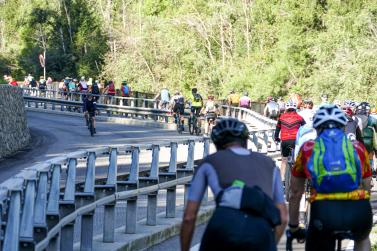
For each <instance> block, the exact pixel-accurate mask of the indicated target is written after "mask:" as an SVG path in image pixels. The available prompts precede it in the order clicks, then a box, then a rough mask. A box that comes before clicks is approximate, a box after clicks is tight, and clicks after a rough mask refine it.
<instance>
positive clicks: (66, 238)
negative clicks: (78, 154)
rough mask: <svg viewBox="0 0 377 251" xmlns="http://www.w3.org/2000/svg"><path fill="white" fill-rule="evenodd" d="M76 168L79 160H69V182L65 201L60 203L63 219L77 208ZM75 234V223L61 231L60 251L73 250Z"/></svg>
mask: <svg viewBox="0 0 377 251" xmlns="http://www.w3.org/2000/svg"><path fill="white" fill-rule="evenodd" d="M76 166H77V159H76V158H69V159H68V165H67V168H68V170H67V172H68V173H67V180H66V183H65V190H64V195H63V200H61V201H60V202H59V214H60V217H61V218H64V217H65V216H67V215H69V214H70V213H72V212H74V211H75V209H76V207H75V188H76V184H75V181H76ZM73 232H74V221H73V222H70V223H68V224H67V225H65V226H64V227H62V230H61V237H60V250H64V251H65V250H67V251H70V250H73V240H74V239H73Z"/></svg>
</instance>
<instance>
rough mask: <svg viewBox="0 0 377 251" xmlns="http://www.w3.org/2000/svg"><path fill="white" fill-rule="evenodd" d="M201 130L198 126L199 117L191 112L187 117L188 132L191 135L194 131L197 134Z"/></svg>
mask: <svg viewBox="0 0 377 251" xmlns="http://www.w3.org/2000/svg"><path fill="white" fill-rule="evenodd" d="M201 131H202V129H201V128H200V123H199V118H198V117H197V116H196V114H194V113H193V114H192V115H191V116H190V118H189V132H190V134H191V135H193V134H194V133H195V134H196V135H199V134H200V133H201Z"/></svg>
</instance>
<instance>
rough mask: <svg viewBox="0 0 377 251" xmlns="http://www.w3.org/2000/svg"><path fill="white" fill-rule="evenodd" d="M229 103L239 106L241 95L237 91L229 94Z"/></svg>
mask: <svg viewBox="0 0 377 251" xmlns="http://www.w3.org/2000/svg"><path fill="white" fill-rule="evenodd" d="M228 103H229V105H231V106H238V104H239V103H240V96H239V95H238V94H236V93H232V94H230V95H229V96H228Z"/></svg>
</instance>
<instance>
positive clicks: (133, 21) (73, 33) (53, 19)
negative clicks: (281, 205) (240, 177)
mask: <svg viewBox="0 0 377 251" xmlns="http://www.w3.org/2000/svg"><path fill="white" fill-rule="evenodd" d="M43 48H45V49H46V51H47V71H48V72H49V75H53V76H54V77H56V78H62V77H64V76H66V75H75V74H77V75H85V76H95V77H102V78H104V79H109V78H112V79H115V80H116V81H117V82H118V83H119V81H120V80H122V79H127V80H128V81H129V82H130V83H131V85H132V86H133V88H134V89H136V90H140V91H157V90H158V89H159V88H160V87H162V86H168V87H169V88H171V89H177V88H179V89H181V90H183V91H184V92H186V93H187V92H188V90H189V89H190V88H191V87H193V86H199V90H200V91H201V92H203V93H209V92H211V93H213V94H215V95H217V96H224V95H226V94H227V93H228V92H229V90H230V89H235V90H237V91H241V92H242V91H244V90H248V91H249V93H250V96H251V97H252V98H253V99H264V98H265V97H266V96H268V95H274V96H285V95H287V94H288V93H290V92H299V93H301V94H302V95H303V96H311V97H313V98H317V97H318V95H319V94H320V93H322V92H326V93H329V95H330V97H331V98H338V99H344V98H355V99H369V100H371V101H372V99H377V97H376V96H375V95H373V96H371V95H370V93H375V92H376V90H377V88H376V87H377V64H376V62H377V1H375V0H342V1H340V0H280V1H277V0H271V1H264V0H254V1H252V0H227V1H219V0H217V1H215V0H196V1H191V0H51V1H44V0H5V1H3V3H1V1H0V51H1V55H2V56H0V70H1V71H11V72H12V74H13V75H18V76H19V77H22V76H23V75H25V74H26V73H28V72H32V73H33V74H40V73H41V70H42V69H41V68H40V66H39V63H38V57H37V55H38V53H41V52H42V51H43ZM373 101H375V100H373Z"/></svg>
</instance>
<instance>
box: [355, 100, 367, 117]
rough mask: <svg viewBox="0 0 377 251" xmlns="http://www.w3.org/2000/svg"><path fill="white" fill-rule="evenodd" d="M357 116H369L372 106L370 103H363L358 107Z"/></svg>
mask: <svg viewBox="0 0 377 251" xmlns="http://www.w3.org/2000/svg"><path fill="white" fill-rule="evenodd" d="M355 113H356V114H360V115H369V113H370V105H369V103H368V102H361V103H360V104H359V105H358V106H356V112H355Z"/></svg>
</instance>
